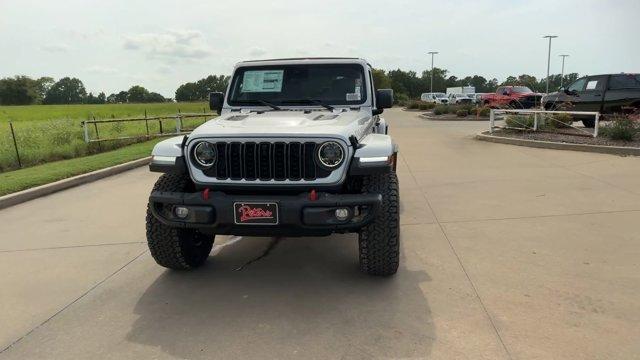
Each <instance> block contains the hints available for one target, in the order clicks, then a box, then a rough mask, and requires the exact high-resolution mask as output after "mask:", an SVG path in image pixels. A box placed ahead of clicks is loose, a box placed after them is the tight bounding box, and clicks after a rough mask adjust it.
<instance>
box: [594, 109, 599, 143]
mask: <svg viewBox="0 0 640 360" xmlns="http://www.w3.org/2000/svg"><path fill="white" fill-rule="evenodd" d="M599 125H600V113H596V124H595V127H594V128H593V137H598V126H599Z"/></svg>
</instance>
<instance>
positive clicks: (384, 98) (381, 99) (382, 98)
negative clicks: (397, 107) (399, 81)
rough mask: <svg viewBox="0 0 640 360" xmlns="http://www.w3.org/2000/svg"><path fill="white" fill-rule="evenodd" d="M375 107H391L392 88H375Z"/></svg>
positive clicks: (380, 108)
mask: <svg viewBox="0 0 640 360" xmlns="http://www.w3.org/2000/svg"><path fill="white" fill-rule="evenodd" d="M376 107H377V108H378V110H382V109H388V108H391V107H393V89H380V90H376Z"/></svg>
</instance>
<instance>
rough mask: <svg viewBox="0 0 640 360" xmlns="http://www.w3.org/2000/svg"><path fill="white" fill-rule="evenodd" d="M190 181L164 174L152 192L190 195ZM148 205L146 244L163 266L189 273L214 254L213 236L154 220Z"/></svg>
mask: <svg viewBox="0 0 640 360" xmlns="http://www.w3.org/2000/svg"><path fill="white" fill-rule="evenodd" d="M192 186H193V185H192V183H191V180H190V179H189V178H188V177H187V176H184V175H176V174H164V175H162V176H161V177H160V178H159V179H158V181H157V182H156V184H155V185H154V186H153V190H156V191H175V192H183V191H190V190H191V188H192ZM149 206H150V204H149V205H147V244H148V245H149V250H150V251H151V256H152V257H153V259H154V260H155V261H156V262H157V263H158V265H160V266H164V267H166V268H169V269H174V270H189V269H193V268H196V267H198V266H200V265H202V264H203V263H204V262H205V261H206V260H207V258H208V257H209V253H210V252H211V247H212V246H213V240H214V236H213V235H206V234H203V233H201V232H199V231H198V230H196V229H184V228H175V227H171V226H167V225H165V224H163V223H161V222H160V221H158V219H156V218H155V216H153V214H152V213H151V210H150V209H149Z"/></svg>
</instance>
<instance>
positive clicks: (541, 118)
mask: <svg viewBox="0 0 640 360" xmlns="http://www.w3.org/2000/svg"><path fill="white" fill-rule="evenodd" d="M508 114H516V115H528V116H533V124H532V126H529V125H528V124H526V123H522V122H518V121H517V120H516V121H515V122H516V123H517V124H518V125H520V126H521V127H514V126H508V125H497V123H498V122H500V121H504V120H506V117H507V116H508ZM554 114H568V115H578V116H582V117H587V116H593V117H594V119H595V126H594V128H593V132H591V131H588V130H586V129H585V128H584V127H577V126H574V125H573V124H567V123H564V122H562V121H560V120H559V119H557V118H555V117H554V116H553V115H554ZM549 115H551V116H549ZM547 121H550V122H558V123H559V122H562V123H563V124H564V125H565V126H568V127H570V128H573V129H575V130H577V131H578V133H577V134H572V135H584V136H593V137H597V136H598V125H599V124H600V113H599V112H595V111H551V110H533V109H519V110H518V109H491V113H490V115H489V133H491V134H493V131H494V130H495V129H515V130H533V131H543V125H545V124H546V123H547ZM545 131H546V130H545ZM556 132H557V131H556Z"/></svg>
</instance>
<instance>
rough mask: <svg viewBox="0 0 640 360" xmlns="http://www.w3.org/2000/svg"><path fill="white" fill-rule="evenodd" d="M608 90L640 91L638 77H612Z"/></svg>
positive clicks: (639, 78)
mask: <svg viewBox="0 0 640 360" xmlns="http://www.w3.org/2000/svg"><path fill="white" fill-rule="evenodd" d="M609 89H611V90H618V89H640V75H634V74H620V75H612V76H611V79H610V80H609Z"/></svg>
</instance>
